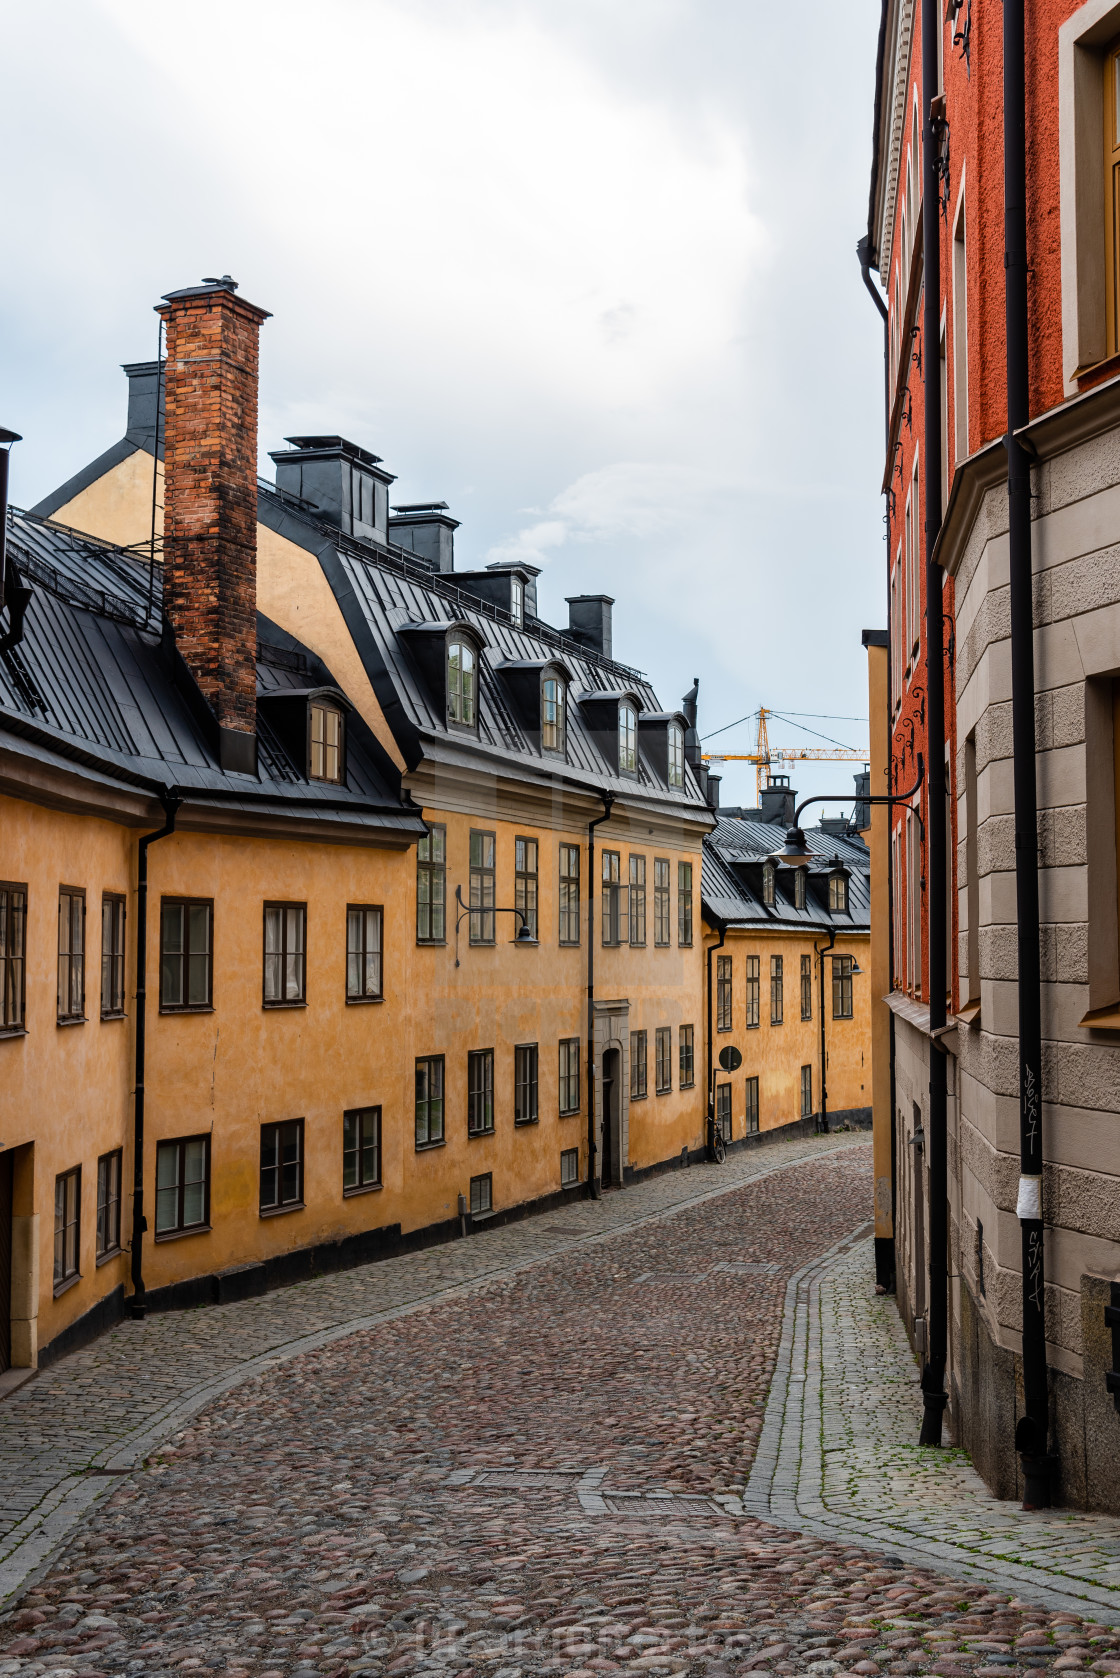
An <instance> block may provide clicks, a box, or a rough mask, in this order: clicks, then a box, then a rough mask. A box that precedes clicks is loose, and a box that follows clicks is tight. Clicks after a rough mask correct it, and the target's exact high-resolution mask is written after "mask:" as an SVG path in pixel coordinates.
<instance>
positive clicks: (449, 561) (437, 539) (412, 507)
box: [389, 501, 459, 571]
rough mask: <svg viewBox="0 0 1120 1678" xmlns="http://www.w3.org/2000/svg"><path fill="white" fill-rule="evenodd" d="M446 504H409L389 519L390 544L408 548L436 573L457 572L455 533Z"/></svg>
mask: <svg viewBox="0 0 1120 1678" xmlns="http://www.w3.org/2000/svg"><path fill="white" fill-rule="evenodd" d="M458 528H459V521H458V519H453V518H452V517H451V514H450V513H449V512H448V509H447V502H446V501H409V502H402V503H401V505H400V506H399V507H394V508H393V512H392V517H391V518H390V519H389V540H390V541H391V542H395V543H396V544H397V546H398V548H408V549H409V551H410V552H411V553H414V554H415V555H416V557H417V559H422V560H424V561H425V562H426V564H428V565H430V566H431V568H432V570H433V571H454V569H455V532H456V531H457V530H458Z"/></svg>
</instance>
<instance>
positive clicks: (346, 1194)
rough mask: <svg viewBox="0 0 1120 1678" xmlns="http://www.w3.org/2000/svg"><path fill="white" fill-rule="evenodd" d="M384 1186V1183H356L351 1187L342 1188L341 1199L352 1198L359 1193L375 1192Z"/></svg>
mask: <svg viewBox="0 0 1120 1678" xmlns="http://www.w3.org/2000/svg"><path fill="white" fill-rule="evenodd" d="M384 1187H385V1185H384V1183H356V1184H355V1185H354V1187H353V1188H352V1189H343V1191H342V1198H343V1200H353V1199H354V1197H355V1196H356V1195H359V1194H376V1193H377V1192H378V1191H379V1190H380V1189H383V1188H384Z"/></svg>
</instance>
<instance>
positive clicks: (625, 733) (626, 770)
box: [618, 699, 638, 775]
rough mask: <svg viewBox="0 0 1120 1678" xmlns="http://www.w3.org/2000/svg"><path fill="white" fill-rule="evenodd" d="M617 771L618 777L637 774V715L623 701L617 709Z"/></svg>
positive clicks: (627, 703)
mask: <svg viewBox="0 0 1120 1678" xmlns="http://www.w3.org/2000/svg"><path fill="white" fill-rule="evenodd" d="M618 770H619V774H620V775H636V774H637V773H638V713H637V711H635V709H634V707H633V705H631V704H630V703H629V701H628V700H625V699H624V700H623V701H622V703H621V704H620V705H619V707H618Z"/></svg>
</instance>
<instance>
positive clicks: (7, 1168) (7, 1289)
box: [0, 1148, 12, 1375]
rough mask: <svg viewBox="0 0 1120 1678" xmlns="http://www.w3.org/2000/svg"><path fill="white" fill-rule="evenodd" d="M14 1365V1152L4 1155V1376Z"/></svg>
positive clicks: (0, 1204) (0, 1321) (0, 1165)
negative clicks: (12, 1363) (6, 1370)
mask: <svg viewBox="0 0 1120 1678" xmlns="http://www.w3.org/2000/svg"><path fill="white" fill-rule="evenodd" d="M11 1362H12V1150H11V1149H10V1148H9V1149H8V1150H7V1151H6V1152H5V1153H2V1154H0V1375H2V1374H3V1373H4V1371H5V1369H9V1368H10V1367H11Z"/></svg>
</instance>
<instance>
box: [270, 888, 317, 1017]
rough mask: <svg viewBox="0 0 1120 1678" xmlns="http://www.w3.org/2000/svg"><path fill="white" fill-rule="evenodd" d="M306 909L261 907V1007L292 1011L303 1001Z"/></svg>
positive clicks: (299, 905)
mask: <svg viewBox="0 0 1120 1678" xmlns="http://www.w3.org/2000/svg"><path fill="white" fill-rule="evenodd" d="M306 934H307V905H306V904H305V903H266V904H265V906H264V1005H265V1007H266V1008H291V1007H294V1006H296V1005H297V1004H299V1003H302V1002H304V1001H306V976H307V966H306V960H305V946H306Z"/></svg>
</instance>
